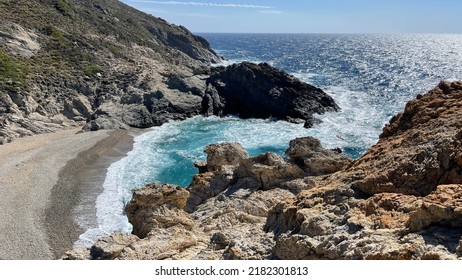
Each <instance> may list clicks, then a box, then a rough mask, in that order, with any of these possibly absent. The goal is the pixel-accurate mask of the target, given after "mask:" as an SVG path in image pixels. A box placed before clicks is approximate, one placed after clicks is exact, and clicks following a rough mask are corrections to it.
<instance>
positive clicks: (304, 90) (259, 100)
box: [205, 62, 339, 120]
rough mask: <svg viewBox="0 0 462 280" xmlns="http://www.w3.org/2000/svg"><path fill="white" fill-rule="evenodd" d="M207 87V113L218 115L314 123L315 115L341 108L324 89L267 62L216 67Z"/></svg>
mask: <svg viewBox="0 0 462 280" xmlns="http://www.w3.org/2000/svg"><path fill="white" fill-rule="evenodd" d="M207 84H208V87H207V91H206V95H207V96H208V97H207V102H206V103H205V105H206V106H208V107H206V108H205V111H206V112H208V113H210V112H213V113H214V114H218V115H222V114H237V115H239V116H240V117H242V118H269V117H274V118H278V119H283V120H293V119H302V120H310V119H312V115H313V114H315V113H319V114H322V113H325V112H329V111H336V110H338V109H339V107H338V106H337V104H335V102H334V100H333V99H332V98H331V97H329V96H328V95H327V94H326V93H324V92H323V91H322V90H321V89H319V88H316V87H313V86H311V85H308V84H306V83H303V82H301V81H300V80H298V79H297V78H295V77H293V76H290V75H288V74H287V73H285V72H283V71H281V70H277V69H276V68H274V67H272V66H270V65H269V64H267V63H261V64H258V65H257V64H253V63H249V62H243V63H239V64H234V65H231V66H228V67H217V68H214V69H212V74H211V76H210V78H209V79H207Z"/></svg>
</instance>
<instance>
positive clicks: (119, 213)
mask: <svg viewBox="0 0 462 280" xmlns="http://www.w3.org/2000/svg"><path fill="white" fill-rule="evenodd" d="M201 35H202V36H204V37H205V38H206V39H207V40H209V41H210V42H211V44H212V47H213V48H214V49H215V50H217V52H218V53H220V54H221V55H223V56H225V57H227V58H228V59H230V62H229V63H232V62H239V61H243V60H250V61H254V62H262V61H265V62H269V63H271V64H273V65H274V66H276V67H279V68H282V69H284V70H286V71H287V72H289V73H291V74H294V75H296V76H297V77H299V78H300V79H301V80H303V81H306V82H308V83H311V84H313V85H315V86H318V87H320V88H322V89H323V90H325V91H326V92H328V93H329V94H330V95H331V96H332V97H333V98H334V99H335V101H336V102H337V103H338V104H339V106H340V107H341V108H342V111H341V112H338V113H328V114H325V115H322V116H318V117H319V118H320V119H322V120H323V123H322V124H321V125H319V126H316V127H314V128H311V129H304V128H303V126H302V125H297V124H291V123H287V122H282V121H278V122H274V121H270V120H239V119H236V118H232V117H228V118H223V119H220V118H216V117H211V118H204V117H194V118H191V119H189V120H186V121H183V122H170V123H167V124H165V125H163V126H161V127H156V128H152V129H149V130H147V132H146V133H144V134H143V135H140V136H138V137H136V138H135V144H134V148H133V150H132V151H131V152H130V153H128V155H127V157H125V158H123V159H122V160H120V161H118V162H116V163H114V164H112V165H111V166H110V167H109V169H108V173H107V176H106V180H105V182H104V186H103V187H104V191H103V193H102V194H101V195H100V196H99V197H98V198H97V203H96V204H97V224H98V226H97V227H95V228H92V229H88V230H87V232H86V233H85V234H83V235H82V236H81V239H80V241H78V242H77V243H76V246H86V245H89V244H91V243H92V242H93V241H94V240H95V239H96V238H97V237H98V236H101V235H105V234H109V233H112V232H115V231H121V232H129V231H130V230H131V225H130V224H129V223H128V221H127V218H126V217H125V215H124V214H123V208H124V206H125V204H126V203H127V202H128V201H129V199H130V197H131V189H133V188H138V187H142V186H144V185H145V184H146V183H149V182H160V183H173V184H178V185H181V186H187V185H188V184H189V183H190V182H191V176H192V175H193V174H195V173H196V169H195V168H194V166H193V162H194V161H203V160H204V159H205V154H204V153H203V150H204V148H205V146H206V145H208V144H212V143H218V142H238V143H241V144H242V145H243V147H244V148H246V149H247V150H248V151H249V153H250V154H251V155H256V154H259V153H263V152H267V151H273V152H277V153H280V154H283V153H284V150H285V149H287V147H288V143H289V141H290V140H291V139H294V138H296V137H301V136H308V135H310V136H314V137H316V138H318V139H320V140H321V142H322V144H323V145H324V146H325V147H327V148H337V147H338V148H341V149H342V150H343V151H344V153H345V154H347V155H348V156H350V157H352V158H356V157H358V156H360V155H361V154H362V153H364V151H365V150H366V149H367V148H368V147H369V146H371V145H373V144H374V143H375V142H376V141H377V139H378V135H379V134H380V132H381V130H382V128H383V126H384V125H385V124H386V123H387V122H388V120H389V119H390V117H391V116H393V115H394V114H396V113H397V112H399V111H401V110H402V108H403V107H404V105H405V103H406V102H407V101H408V100H410V99H412V98H413V97H415V96H416V95H417V94H421V93H425V92H426V91H428V90H430V89H431V88H433V87H435V86H436V85H437V84H438V83H439V81H440V80H453V79H462V36H460V35H336V34H299V35H294V34H262V35H255V34H201Z"/></svg>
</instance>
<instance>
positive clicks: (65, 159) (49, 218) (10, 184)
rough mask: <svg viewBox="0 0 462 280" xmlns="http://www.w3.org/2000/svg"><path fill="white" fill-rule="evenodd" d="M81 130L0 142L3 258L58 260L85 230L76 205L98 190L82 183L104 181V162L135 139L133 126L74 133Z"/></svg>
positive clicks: (117, 155) (120, 153) (0, 241)
mask: <svg viewBox="0 0 462 280" xmlns="http://www.w3.org/2000/svg"><path fill="white" fill-rule="evenodd" d="M79 130H80V128H73V129H69V130H63V131H58V132H54V133H49V134H40V135H34V136H30V137H24V138H19V139H16V140H15V141H13V142H12V143H7V144H4V145H0V158H1V159H2V160H1V161H0V203H1V205H2V211H1V212H0V259H10V260H33V259H37V260H44V259H56V258H59V257H60V256H61V255H60V252H62V251H65V250H70V249H72V245H73V243H74V242H75V241H77V239H78V237H79V235H80V233H79V232H80V231H82V229H80V227H78V226H76V224H75V222H74V220H75V219H74V208H75V207H76V206H78V205H80V204H82V201H83V199H82V197H83V196H84V193H83V192H85V191H92V193H93V194H94V193H95V192H97V191H98V189H97V188H96V187H95V184H83V183H84V182H86V180H87V182H88V180H90V181H91V180H93V182H95V183H96V184H97V183H98V182H99V181H101V180H103V181H104V178H105V174H106V173H105V172H106V169H105V168H104V165H107V166H109V165H110V164H111V163H112V162H113V161H111V160H117V158H120V157H121V156H123V155H124V153H126V152H128V151H129V149H130V147H131V145H132V143H133V137H132V136H130V134H131V132H129V131H107V130H102V131H96V132H86V133H80V134H76V133H77V132H78V131H79ZM95 164H96V165H95ZM98 164H99V167H100V168H99V169H98V170H94V172H93V173H91V172H90V171H91V169H92V168H93V167H96V166H97V165H98ZM106 168H107V167H106ZM102 170H103V172H101V171H102ZM92 178H93V179H92ZM95 178H96V180H95ZM98 180H99V181H98ZM101 182H102V181H101ZM99 188H101V185H100V186H99ZM99 190H100V189H99ZM87 197H88V196H87ZM91 197H92V198H93V201H95V200H96V197H95V196H91ZM93 203H94V202H93ZM93 206H94V204H93ZM75 237H76V238H75ZM74 238H75V239H74Z"/></svg>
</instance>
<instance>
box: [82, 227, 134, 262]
mask: <svg viewBox="0 0 462 280" xmlns="http://www.w3.org/2000/svg"><path fill="white" fill-rule="evenodd" d="M138 240H139V239H138V237H136V236H134V235H127V234H122V233H116V234H113V235H111V236H108V237H104V238H102V239H100V240H98V241H97V242H96V243H95V245H93V246H92V247H91V248H90V258H91V259H93V260H115V259H119V258H121V257H123V255H124V253H125V251H127V250H129V249H130V247H129V246H130V245H131V244H132V243H134V242H136V241H138Z"/></svg>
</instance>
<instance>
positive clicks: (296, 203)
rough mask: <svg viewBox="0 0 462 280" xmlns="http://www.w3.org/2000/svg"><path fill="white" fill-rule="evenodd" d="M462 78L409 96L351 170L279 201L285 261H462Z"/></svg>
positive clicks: (275, 225)
mask: <svg viewBox="0 0 462 280" xmlns="http://www.w3.org/2000/svg"><path fill="white" fill-rule="evenodd" d="M461 97H462V82H453V83H448V82H442V83H441V84H440V85H438V87H437V88H435V89H434V90H432V91H430V92H429V93H427V94H426V95H424V96H419V97H418V98H417V99H415V100H412V101H410V102H409V103H408V104H407V105H406V108H405V110H404V112H403V113H401V114H398V115H397V116H396V117H394V118H393V119H392V120H391V122H390V124H389V125H388V126H387V127H385V129H384V132H383V134H382V135H381V138H380V140H379V142H378V143H377V144H376V145H374V146H373V147H371V148H370V149H369V150H368V151H367V152H366V154H365V155H364V156H362V157H361V158H359V159H358V160H356V161H354V162H353V163H352V164H350V165H349V166H348V167H347V168H346V169H345V170H343V171H341V172H337V173H335V174H332V175H329V176H318V177H313V178H312V179H311V184H312V188H311V189H309V190H304V191H302V192H301V193H300V194H299V195H298V196H297V197H296V198H295V199H293V200H291V201H285V202H281V203H279V204H278V205H277V206H275V207H274V208H273V209H272V210H271V211H270V214H269V216H268V220H267V223H266V229H267V230H269V231H272V232H274V233H275V234H276V236H277V237H276V245H275V247H274V254H275V257H278V258H282V259H298V258H300V259H458V258H459V259H460V258H461V257H462V255H461V252H460V246H459V244H460V242H461V241H460V240H461V236H462V227H461V217H460V211H461V209H462V208H460V202H461V200H460V196H461V192H462V185H461V184H462V178H461V177H460V174H461V172H460V171H461V170H460V168H461V167H462V165H461V162H460V161H459V160H458V159H459V154H460V151H461V150H460V149H461V144H462V141H461V138H460V133H461V132H460V131H461V125H460V122H459V119H460V118H461V117H462V115H461V111H460V110H459V108H460V106H461V105H462V104H461V102H462V98H461Z"/></svg>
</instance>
